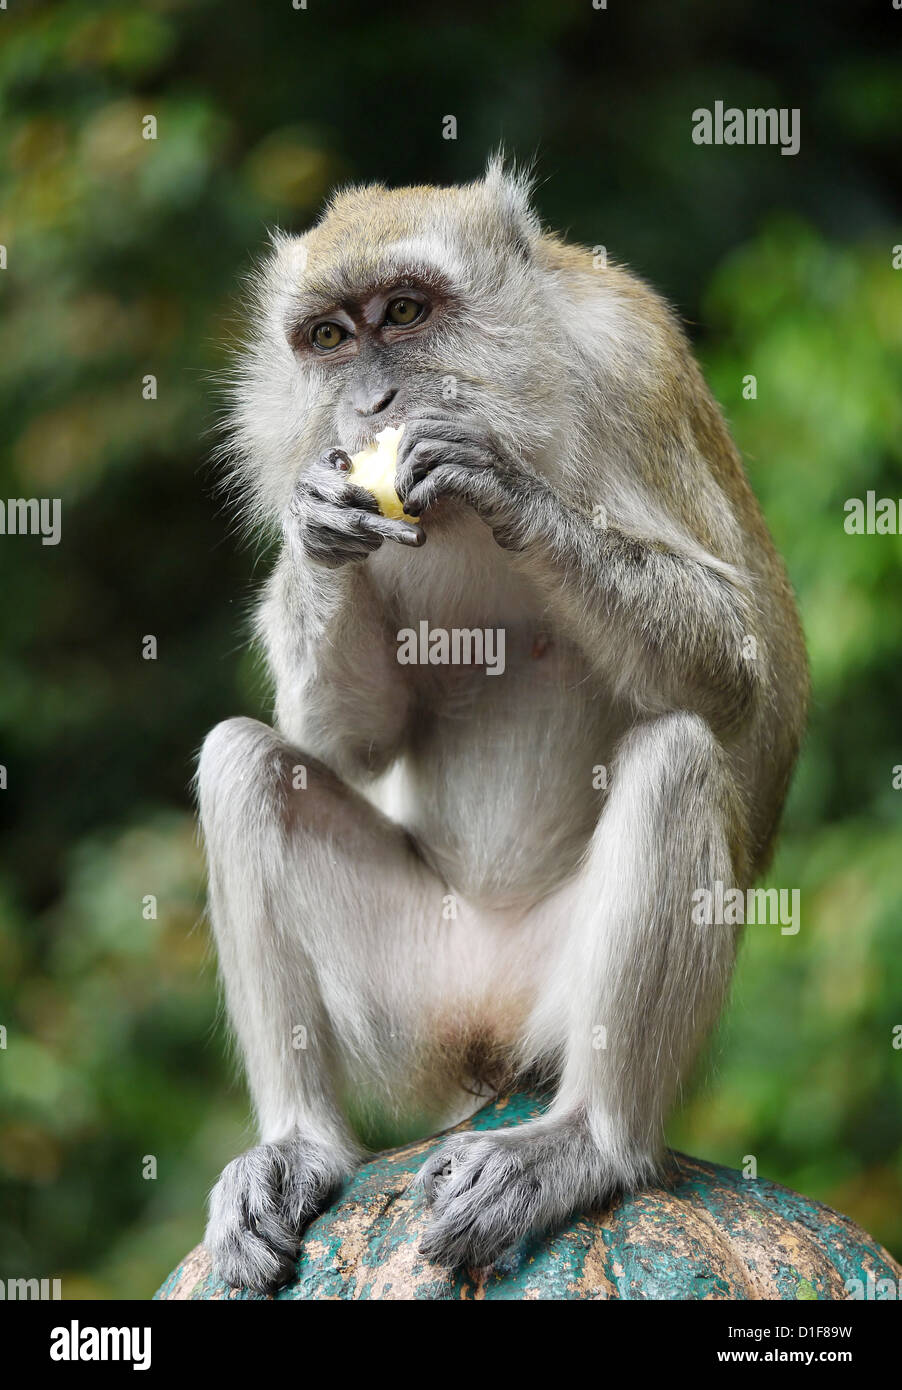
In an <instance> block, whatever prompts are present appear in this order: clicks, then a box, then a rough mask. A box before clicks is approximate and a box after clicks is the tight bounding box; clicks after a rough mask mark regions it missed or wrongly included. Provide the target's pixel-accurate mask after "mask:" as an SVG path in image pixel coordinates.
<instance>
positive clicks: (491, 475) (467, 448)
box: [395, 407, 543, 549]
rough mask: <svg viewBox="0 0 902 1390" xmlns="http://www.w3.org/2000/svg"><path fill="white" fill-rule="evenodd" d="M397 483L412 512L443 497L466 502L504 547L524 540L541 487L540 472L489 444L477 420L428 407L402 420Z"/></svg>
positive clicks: (515, 546) (418, 512)
mask: <svg viewBox="0 0 902 1390" xmlns="http://www.w3.org/2000/svg"><path fill="white" fill-rule="evenodd" d="M395 486H396V488H397V492H398V496H399V497H400V498H401V500H402V502H403V503H404V507H405V510H406V511H408V512H409V513H410V514H411V515H412V516H422V514H423V513H424V512H425V511H426V510H427V508H429V507H430V506H431V505H432V504H433V503H434V502H436V501H438V500H439V499H440V498H442V497H453V498H456V499H457V500H458V501H461V502H467V503H469V505H470V506H471V507H473V509H474V511H475V512H476V513H477V515H478V516H480V517H481V518H482V520H483V521H484V522H485V523H486V524H487V525H488V526H489V527H490V528H491V531H492V534H493V535H494V537H495V539H496V541H497V542H498V544H499V545H501V546H503V547H504V548H505V549H519V548H520V547H521V546H522V545H523V544H524V540H525V535H526V531H527V530H528V521H527V518H528V516H529V513H530V510H531V506H532V507H535V506H536V504H537V503H538V501H539V499H540V496H541V493H542V491H543V484H542V481H541V480H540V479H539V478H538V476H533V475H531V474H530V473H528V472H527V471H526V470H525V469H524V468H523V466H522V465H521V464H519V463H514V461H513V460H511V459H509V458H506V457H505V456H504V455H502V453H501V452H500V451H499V450H498V449H497V448H496V447H495V446H494V445H493V444H492V442H491V440H490V439H488V438H487V437H486V430H485V426H484V425H483V424H482V423H481V421H479V420H477V419H475V418H474V417H471V416H468V415H464V414H459V415H457V414H454V415H452V414H450V413H449V412H446V411H442V410H437V409H432V408H429V407H423V408H421V409H420V410H419V411H418V412H417V414H416V415H414V416H412V417H411V419H409V420H408V421H407V422H406V423H405V429H404V436H403V438H402V440H401V447H400V449H399V450H398V463H397V472H396V475H395Z"/></svg>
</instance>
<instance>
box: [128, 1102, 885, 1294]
mask: <svg viewBox="0 0 902 1390" xmlns="http://www.w3.org/2000/svg"><path fill="white" fill-rule="evenodd" d="M539 1109H540V1107H539V1105H538V1103H537V1102H536V1100H535V1099H534V1098H531V1097H528V1096H512V1097H508V1098H507V1099H505V1100H500V1101H496V1102H494V1103H493V1104H491V1105H488V1106H486V1107H485V1109H484V1110H481V1111H480V1112H479V1113H478V1114H477V1115H474V1116H473V1117H472V1119H470V1120H467V1121H466V1122H465V1123H464V1124H462V1125H460V1126H459V1128H460V1129H499V1128H501V1126H502V1125H511V1124H517V1123H519V1122H522V1121H523V1120H527V1119H530V1118H532V1117H533V1116H534V1115H536V1114H537V1113H538V1112H539ZM440 1142H441V1138H440V1137H439V1138H434V1139H429V1140H426V1141H424V1142H422V1143H417V1144H408V1145H406V1146H405V1147H404V1148H400V1149H393V1150H390V1151H389V1152H387V1153H382V1154H379V1155H377V1157H376V1158H374V1159H373V1160H372V1161H371V1162H370V1163H367V1164H365V1165H364V1166H363V1167H362V1168H360V1170H359V1171H358V1172H357V1173H356V1174H355V1175H354V1177H353V1178H352V1179H351V1180H350V1181H349V1182H348V1183H347V1184H346V1185H345V1187H344V1188H343V1189H342V1191H341V1192H340V1194H339V1195H338V1196H337V1198H336V1199H335V1201H334V1202H333V1203H332V1205H331V1206H330V1207H328V1208H327V1210H326V1211H324V1212H323V1214H322V1215H321V1216H319V1217H318V1218H317V1219H316V1221H314V1222H313V1223H312V1224H311V1225H310V1226H309V1227H308V1229H307V1232H306V1235H305V1237H304V1242H303V1245H302V1246H301V1250H300V1254H299V1256H298V1262H297V1270H296V1273H295V1277H294V1279H293V1280H292V1282H291V1283H290V1284H287V1285H286V1286H285V1287H284V1288H282V1289H280V1290H279V1291H278V1293H277V1294H276V1295H275V1298H277V1299H295V1298H298V1299H316V1298H324V1299H355V1298H373V1299H476V1298H490V1299H491V1298H496V1299H583V1298H588V1299H601V1298H615V1299H616V1298H626V1299H704V1298H707V1299H799V1298H802V1299H843V1298H848V1297H849V1293H848V1292H847V1289H846V1281H847V1280H852V1279H856V1280H860V1281H862V1284H863V1285H866V1284H867V1280H868V1277H869V1276H870V1277H871V1279H873V1280H875V1281H876V1280H880V1279H886V1278H891V1279H893V1280H899V1279H900V1278H902V1268H900V1266H899V1265H898V1264H896V1262H895V1261H894V1260H893V1259H892V1257H891V1256H890V1255H889V1254H888V1253H887V1251H886V1250H884V1249H883V1248H882V1247H881V1246H880V1245H878V1244H877V1242H876V1241H874V1240H872V1239H871V1237H870V1236H869V1235H867V1234H866V1233H865V1232H864V1231H863V1230H862V1229H861V1228H860V1227H859V1226H856V1225H855V1223H854V1222H853V1221H850V1220H849V1218H848V1217H846V1216H841V1215H840V1214H839V1213H838V1212H835V1211H832V1210H831V1209H830V1207H825V1206H823V1205H822V1204H821V1203H820V1202H814V1201H811V1200H810V1199H809V1198H807V1197H801V1196H799V1194H798V1193H796V1192H791V1191H790V1190H789V1189H788V1188H785V1187H780V1186H778V1184H776V1183H772V1182H765V1181H764V1180H763V1179H760V1178H756V1179H753V1178H744V1177H743V1176H742V1174H741V1173H737V1172H735V1171H734V1170H733V1169H731V1168H721V1167H719V1166H718V1165H717V1164H713V1163H703V1162H701V1161H700V1160H699V1159H695V1158H686V1157H685V1156H684V1155H683V1154H672V1155H671V1156H670V1161H669V1165H668V1170H667V1174H666V1177H665V1180H664V1181H663V1183H662V1184H661V1186H660V1187H657V1188H654V1189H651V1190H648V1191H645V1192H641V1193H639V1194H638V1195H636V1196H632V1197H626V1198H623V1199H621V1200H620V1201H619V1202H617V1203H616V1204H615V1205H614V1206H613V1207H611V1208H610V1209H608V1210H605V1211H599V1212H592V1213H585V1214H580V1215H577V1216H575V1217H574V1218H573V1220H572V1221H571V1222H570V1223H569V1225H567V1226H566V1227H565V1228H564V1229H563V1230H561V1231H559V1232H557V1233H555V1234H552V1235H548V1236H544V1237H542V1238H539V1239H535V1240H529V1241H524V1242H522V1243H521V1245H520V1246H518V1247H517V1248H516V1249H515V1250H514V1251H512V1252H511V1253H510V1254H509V1255H508V1256H506V1257H505V1259H504V1260H502V1261H499V1262H498V1263H497V1264H496V1265H493V1266H492V1267H490V1268H489V1269H483V1270H476V1269H473V1270H458V1271H454V1272H452V1271H450V1270H446V1269H443V1268H441V1267H439V1266H437V1265H432V1264H429V1263H428V1262H427V1261H426V1260H424V1259H423V1257H422V1255H420V1253H419V1250H418V1246H419V1242H420V1237H421V1235H422V1233H423V1229H424V1227H425V1225H426V1221H427V1213H426V1210H425V1206H424V1201H423V1196H422V1193H421V1192H419V1191H418V1190H416V1189H414V1188H413V1187H412V1179H413V1178H414V1176H415V1175H416V1173H417V1171H418V1170H419V1168H420V1166H421V1165H422V1163H423V1162H424V1161H425V1159H426V1157H427V1156H428V1155H429V1153H430V1152H431V1151H432V1150H433V1149H434V1148H435V1147H436V1146H437V1145H438V1144H439V1143H440ZM897 1287H898V1285H897ZM156 1297H157V1298H160V1299H225V1298H237V1299H257V1298H261V1297H263V1295H259V1294H252V1293H249V1292H248V1291H247V1290H246V1289H231V1288H229V1287H228V1285H226V1284H224V1283H222V1281H221V1280H219V1279H217V1278H215V1277H214V1275H213V1273H212V1271H211V1263H210V1257H209V1255H208V1254H207V1252H206V1250H205V1249H204V1247H203V1246H201V1245H199V1246H197V1248H196V1249H195V1250H193V1251H192V1252H191V1254H190V1255H188V1256H187V1258H186V1259H185V1260H184V1261H183V1263H182V1264H181V1265H180V1266H179V1268H178V1269H176V1270H175V1271H174V1272H173V1273H172V1274H171V1275H170V1276H169V1278H168V1279H167V1280H166V1282H165V1284H163V1286H162V1288H161V1289H160V1290H159V1291H158V1293H157V1295H156Z"/></svg>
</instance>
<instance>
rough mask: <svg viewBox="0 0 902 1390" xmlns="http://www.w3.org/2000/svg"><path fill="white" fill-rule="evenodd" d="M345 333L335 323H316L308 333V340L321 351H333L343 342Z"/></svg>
mask: <svg viewBox="0 0 902 1390" xmlns="http://www.w3.org/2000/svg"><path fill="white" fill-rule="evenodd" d="M347 336H348V335H347V333H346V332H345V331H344V329H343V328H340V327H339V325H338V324H337V323H318V324H317V325H316V327H315V328H314V330H313V332H312V333H311V334H310V341H311V342H312V343H313V345H314V347H318V348H319V349H320V351H321V352H334V350H335V349H336V348H337V347H338V345H339V343H343V342H344V340H345V338H346V337H347Z"/></svg>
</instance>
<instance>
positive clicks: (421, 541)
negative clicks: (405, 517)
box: [397, 526, 426, 549]
mask: <svg viewBox="0 0 902 1390" xmlns="http://www.w3.org/2000/svg"><path fill="white" fill-rule="evenodd" d="M397 535H398V540H399V541H400V542H401V544H402V545H411V546H413V547H414V549H416V548H417V547H418V546H421V545H425V544H426V532H425V531H423V530H422V529H421V528H420V527H419V526H410V527H407V528H405V530H403V531H399V532H398V533H397Z"/></svg>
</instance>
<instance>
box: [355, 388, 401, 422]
mask: <svg viewBox="0 0 902 1390" xmlns="http://www.w3.org/2000/svg"><path fill="white" fill-rule="evenodd" d="M397 394H398V388H397V386H390V387H389V388H388V390H387V391H383V392H381V393H380V394H379V395H378V396H376V397H375V398H372V397H371V398H370V399H369V400H367V401H363V402H361V404H360V405H355V407H354V409H355V411H356V412H357V414H358V415H379V414H381V412H382V411H383V410H385V409H387V407H388V406H390V405H391V403H392V401H393V400H394V399H395V396H397Z"/></svg>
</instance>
